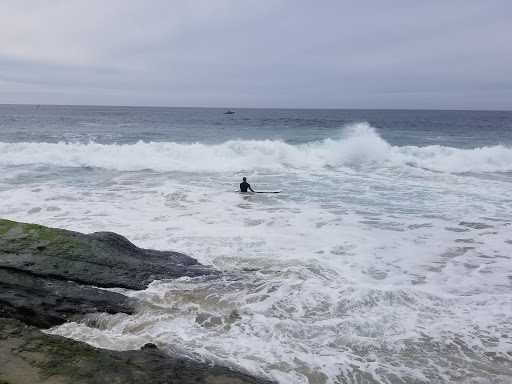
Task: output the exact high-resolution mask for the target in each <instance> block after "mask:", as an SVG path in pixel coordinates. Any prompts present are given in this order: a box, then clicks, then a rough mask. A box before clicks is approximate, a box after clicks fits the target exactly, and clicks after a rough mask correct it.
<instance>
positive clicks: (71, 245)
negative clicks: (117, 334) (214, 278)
mask: <svg viewBox="0 0 512 384" xmlns="http://www.w3.org/2000/svg"><path fill="white" fill-rule="evenodd" d="M217 274H219V273H218V271H216V270H214V269H213V268H210V267H206V266H203V265H201V264H199V263H198V262H197V261H196V260H195V259H193V258H191V257H189V256H187V255H184V254H182V253H178V252H162V251H155V250H149V249H141V248H138V247H136V246H135V245H134V244H132V243H131V242H129V241H128V240H127V239H125V238H124V237H122V236H120V235H118V234H115V233H111V232H96V233H93V234H82V233H79V232H73V231H67V230H62V229H54V228H48V227H44V226H41V225H35V224H26V223H18V222H14V221H9V220H2V219H0V383H2V384H4V383H9V384H16V383H20V384H22V383H49V384H54V383H184V384H185V383H196V384H197V383H211V384H223V383H234V384H236V383H239V384H244V383H251V384H253V383H254V384H257V383H267V382H266V381H264V380H260V379H257V378H253V377H251V376H248V375H245V374H243V373H239V372H235V371H232V370H230V369H228V368H225V367H217V366H211V365H208V364H204V363H200V362H196V361H192V360H188V359H182V358H176V357H172V356H169V355H167V354H164V353H163V352H161V351H160V350H159V349H158V348H157V347H156V346H154V345H152V344H147V345H145V346H143V347H142V348H141V349H140V350H137V351H121V352H119V351H110V350H104V349H99V348H94V347H91V346H89V345H87V344H85V343H82V342H78V341H74V340H71V339H66V338H63V337H60V336H56V335H48V334H45V333H43V332H42V331H41V330H40V329H39V328H49V327H52V326H54V325H58V324H62V323H65V322H67V321H72V320H75V319H80V318H81V317H82V316H84V315H86V314H88V313H94V312H107V313H119V312H122V313H127V314H131V313H133V312H135V311H136V308H137V302H136V301H135V300H133V299H129V298H128V297H126V296H124V295H122V294H120V293H115V292H111V291H107V290H105V289H101V288H126V289H135V290H140V289H144V288H146V287H147V286H148V284H150V283H151V282H152V281H154V280H164V279H174V278H178V277H182V276H189V277H194V276H204V275H217Z"/></svg>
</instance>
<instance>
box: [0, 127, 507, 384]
mask: <svg viewBox="0 0 512 384" xmlns="http://www.w3.org/2000/svg"><path fill="white" fill-rule="evenodd" d="M509 155H510V149H508V148H506V147H500V146H497V147H492V148H491V147H489V148H485V147H483V148H478V149H468V150H462V149H455V148H447V147H441V146H439V147H438V146H429V147H424V148H419V147H394V146H390V145H389V144H388V143H387V142H386V141H384V140H383V139H382V138H381V137H379V135H378V134H377V133H376V131H375V129H373V128H372V127H370V126H369V125H368V124H356V125H353V126H350V127H348V128H346V129H345V130H342V131H341V132H340V135H339V137H333V138H331V139H326V140H323V141H318V142H312V143H307V144H303V145H298V146H292V145H289V144H286V143H284V142H280V141H227V142H225V143H224V144H220V145H204V144H199V143H198V144H189V145H187V144H177V143H144V142H139V143H136V144H132V145H101V144H97V143H89V144H83V145H78V144H70V143H58V144H41V143H18V144H1V147H0V166H1V167H3V168H5V169H6V171H5V172H4V173H3V175H4V177H3V179H2V180H1V184H0V201H2V205H0V217H3V218H8V219H13V220H20V221H29V222H36V223H41V224H45V225H49V226H55V227H61V228H66V229H71V230H77V231H81V232H86V233H90V232H93V231H98V230H109V231H115V232H117V233H120V234H122V235H124V236H126V237H128V239H129V240H131V241H132V242H134V243H135V244H136V245H138V246H141V247H144V248H154V249H162V250H169V249H171V250H176V251H181V252H184V253H186V254H189V255H191V256H193V257H195V258H197V259H198V260H199V261H200V262H202V263H204V264H211V265H213V266H214V267H216V268H218V269H221V270H222V271H223V272H224V274H223V277H222V278H220V279H202V278H197V279H189V278H184V279H179V280H177V281H159V282H154V283H153V284H151V285H150V286H149V287H148V289H146V290H144V291H140V292H127V294H128V295H130V296H133V297H136V298H138V299H140V301H141V305H142V308H141V310H140V312H139V313H137V314H135V315H133V316H127V315H106V314H103V315H92V316H90V317H89V318H88V319H87V320H85V321H83V322H80V323H68V324H65V325H63V326H61V327H58V328H55V329H52V330H51V332H53V333H57V334H62V335H66V336H70V337H73V338H76V339H79V340H84V341H87V342H89V343H91V344H93V345H97V346H101V347H105V348H113V349H133V348H139V347H140V346H141V345H143V344H144V343H146V342H153V343H155V344H157V345H159V346H160V347H161V348H164V349H166V350H168V351H169V352H170V353H174V354H178V355H182V356H191V357H194V358H197V359H200V360H204V361H209V362H215V363H217V364H222V365H228V366H233V367H236V368H242V369H245V370H247V371H249V372H251V373H253V374H256V375H261V376H263V377H267V378H274V379H276V380H278V382H279V383H281V384H297V383H299V384H300V383H329V384H332V383H340V382H364V380H366V379H368V377H369V375H371V378H372V380H374V382H379V383H381V382H382V383H395V382H422V383H423V382H424V383H427V382H437V383H449V382H453V381H459V382H462V383H470V382H471V383H472V381H471V380H473V378H475V377H477V378H479V380H480V381H479V382H480V383H491V382H492V383H493V384H495V383H506V382H507V381H506V380H507V379H509V378H510V377H512V371H511V369H510V367H509V366H507V365H506V364H500V362H503V361H505V362H509V361H510V357H509V352H510V350H511V346H512V342H511V340H512V337H511V336H512V327H511V325H510V324H512V313H511V311H510V308H512V293H511V288H510V277H509V276H510V275H512V270H511V258H510V250H511V247H512V236H511V235H510V228H511V224H512V205H511V202H512V201H511V199H510V182H509V180H508V179H506V178H505V179H503V180H495V181H494V182H492V183H489V182H488V180H487V179H486V178H485V177H486V176H488V175H473V174H464V173H465V172H470V173H478V172H482V173H487V172H505V171H506V170H507V169H509V168H510V164H511V163H512V162H511V161H510V160H507V159H508V157H507V156H509ZM12 165H15V166H12ZM27 165H28V166H27ZM33 165H36V167H33ZM41 165H49V166H50V167H44V166H41ZM77 167H78V168H82V167H91V168H92V169H89V168H86V169H76V168H77ZM47 168H48V169H47ZM67 168H70V169H71V171H72V172H69V169H67ZM148 169H150V170H153V171H150V172H148V171H146V170H148ZM125 170H128V171H130V172H124V171H125ZM213 170H214V172H211V171H213ZM431 170H432V171H440V172H431ZM180 171H183V172H180ZM242 172H243V174H244V175H245V174H247V175H248V176H249V181H250V182H251V183H252V185H253V187H255V188H256V189H258V188H261V189H264V187H278V188H279V189H283V193H281V194H279V195H268V196H267V195H252V196H244V195H241V194H236V193H232V191H233V190H234V189H236V186H237V184H238V183H239V182H240V178H241V175H242ZM459 173H462V174H459ZM484 176H485V177H484ZM368 382H372V381H371V380H370V379H368Z"/></svg>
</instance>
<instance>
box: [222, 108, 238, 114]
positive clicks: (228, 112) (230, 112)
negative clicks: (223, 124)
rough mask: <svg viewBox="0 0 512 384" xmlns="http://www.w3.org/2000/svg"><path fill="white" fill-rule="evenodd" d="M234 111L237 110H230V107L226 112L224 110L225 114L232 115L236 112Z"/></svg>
mask: <svg viewBox="0 0 512 384" xmlns="http://www.w3.org/2000/svg"><path fill="white" fill-rule="evenodd" d="M234 113H235V112H233V111H230V110H229V109H228V110H227V111H226V112H224V114H225V115H232V114H234Z"/></svg>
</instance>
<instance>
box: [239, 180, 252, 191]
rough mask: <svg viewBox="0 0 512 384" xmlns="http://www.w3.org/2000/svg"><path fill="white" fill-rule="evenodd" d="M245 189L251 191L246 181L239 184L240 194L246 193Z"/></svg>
mask: <svg viewBox="0 0 512 384" xmlns="http://www.w3.org/2000/svg"><path fill="white" fill-rule="evenodd" d="M247 189H251V184H249V183H248V182H247V181H244V182H243V183H240V190H241V191H242V192H247Z"/></svg>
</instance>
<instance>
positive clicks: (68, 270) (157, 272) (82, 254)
mask: <svg viewBox="0 0 512 384" xmlns="http://www.w3.org/2000/svg"><path fill="white" fill-rule="evenodd" d="M0 268H9V269H11V270H20V271H25V272H30V273H32V274H34V275H38V276H41V277H45V278H52V279H58V280H71V281H74V282H77V283H81V284H87V285H93V286H97V287H105V288H113V287H120V288H128V289H144V288H146V287H147V286H148V284H149V283H151V282H152V281H153V280H162V279H173V278H177V277H182V276H189V277H194V276H201V275H209V274H215V273H217V272H216V271H215V270H213V269H212V268H208V267H205V266H203V265H201V264H199V263H198V262H197V260H195V259H193V258H191V257H189V256H187V255H184V254H182V253H179V252H170V251H155V250H150V249H142V248H138V247H137V246H135V245H134V244H132V243H130V242H129V241H128V240H127V239H126V238H124V237H122V236H120V235H118V234H116V233H112V232H96V233H93V234H90V235H86V234H82V233H79V232H72V231H67V230H64V229H55V228H48V227H44V226H42V225H35V224H25V223H17V222H13V221H8V220H0Z"/></svg>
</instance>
